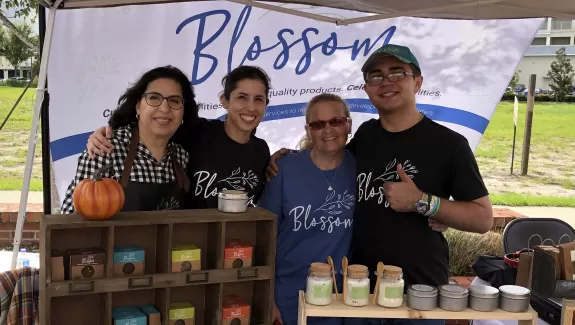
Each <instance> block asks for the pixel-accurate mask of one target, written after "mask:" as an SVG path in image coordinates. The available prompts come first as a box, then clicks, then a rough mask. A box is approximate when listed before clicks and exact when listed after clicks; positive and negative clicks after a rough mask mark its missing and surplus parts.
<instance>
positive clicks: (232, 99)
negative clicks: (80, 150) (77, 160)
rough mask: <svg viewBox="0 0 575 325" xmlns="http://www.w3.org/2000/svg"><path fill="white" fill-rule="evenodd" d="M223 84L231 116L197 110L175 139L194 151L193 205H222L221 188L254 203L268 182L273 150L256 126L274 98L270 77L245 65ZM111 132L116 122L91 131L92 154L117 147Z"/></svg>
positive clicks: (190, 195) (225, 104)
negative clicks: (199, 113)
mask: <svg viewBox="0 0 575 325" xmlns="http://www.w3.org/2000/svg"><path fill="white" fill-rule="evenodd" d="M222 86H223V92H222V94H221V96H220V103H221V105H222V106H223V107H224V108H225V109H226V110H227V117H226V120H225V121H220V120H208V119H205V118H198V117H197V115H196V116H195V120H194V121H193V123H184V125H182V127H180V128H179V129H178V131H177V132H176V134H175V136H174V142H175V143H178V144H180V145H181V146H182V147H183V148H184V149H185V150H186V151H187V152H188V153H189V154H190V161H189V164H188V168H187V175H188V178H189V179H190V180H191V186H190V191H189V192H188V194H187V196H186V200H185V201H186V202H185V203H186V205H185V207H186V208H187V209H209V208H217V206H218V193H219V192H220V191H223V190H242V191H245V192H247V194H248V198H249V206H255V203H256V202H257V200H258V198H259V196H260V195H261V192H262V190H263V186H264V183H265V170H266V167H267V165H268V162H269V158H270V150H269V147H268V145H267V143H266V142H265V141H264V140H263V139H260V138H258V137H256V136H255V129H256V127H257V126H258V125H259V123H260V121H261V120H262V118H263V117H264V113H265V110H266V107H267V104H268V103H269V98H268V94H269V89H270V79H269V77H268V75H267V74H266V73H265V72H264V71H263V70H262V69H260V68H258V67H255V66H239V67H237V68H235V69H234V70H232V71H231V72H230V73H228V74H227V75H226V76H225V77H224V78H223V79H222ZM110 133H111V128H110V127H105V128H104V127H102V128H99V129H98V130H96V132H94V133H93V134H92V135H91V136H90V139H89V140H88V144H87V149H88V154H89V155H90V156H93V157H94V156H95V157H97V156H102V155H106V154H108V153H109V152H110V150H113V148H114V147H115V144H113V143H110V141H109V140H108V138H109V136H110Z"/></svg>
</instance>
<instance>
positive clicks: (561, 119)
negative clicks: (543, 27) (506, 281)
mask: <svg viewBox="0 0 575 325" xmlns="http://www.w3.org/2000/svg"><path fill="white" fill-rule="evenodd" d="M22 90H23V88H6V87H0V122H1V121H2V120H4V118H5V117H6V115H7V114H8V112H9V111H10V109H11V108H12V105H13V104H14V102H15V101H16V99H17V98H18V96H19V95H20V93H21V92H22ZM35 94H36V91H35V89H30V90H28V91H27V93H26V94H25V96H24V98H23V99H22V101H21V102H20V104H19V105H18V107H17V108H16V110H15V111H14V113H13V114H12V116H11V118H10V120H9V121H8V123H7V124H6V125H5V126H4V128H3V129H2V130H0V190H19V189H20V188H21V186H22V185H21V184H22V178H23V174H24V163H25V161H26V153H27V151H28V137H29V132H30V127H31V124H32V110H33V107H34V98H35ZM534 112H535V113H534V118H533V131H532V136H531V151H530V160H529V171H528V176H520V173H521V151H522V146H523V144H522V139H523V132H524V127H523V126H524V120H525V103H522V104H520V107H519V123H518V124H519V125H518V128H517V142H516V150H515V164H514V175H510V163H511V148H512V139H513V118H512V114H513V103H501V104H499V106H498V107H497V109H496V111H495V113H494V115H493V118H492V119H491V122H490V124H489V127H488V128H487V131H486V132H485V135H484V137H483V139H482V140H481V143H480V144H479V147H478V148H477V150H476V156H477V160H478V163H479V167H480V170H481V173H482V175H483V177H484V179H485V182H486V184H487V186H488V189H489V191H490V192H491V193H492V201H493V203H494V204H502V205H513V206H520V205H537V206H573V207H575V105H570V104H554V103H536V106H535V110H534ZM40 144H41V139H40V136H39V137H38V141H37V146H36V153H35V160H34V168H33V179H32V184H31V189H32V190H34V191H40V190H42V170H41V165H40V164H41V146H40Z"/></svg>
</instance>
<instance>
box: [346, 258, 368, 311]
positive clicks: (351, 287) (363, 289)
mask: <svg viewBox="0 0 575 325" xmlns="http://www.w3.org/2000/svg"><path fill="white" fill-rule="evenodd" d="M345 286H346V294H345V301H344V303H345V304H346V305H348V306H354V307H361V306H366V305H367V304H368V303H369V270H368V269H367V267H366V266H364V265H359V264H353V265H350V266H348V267H347V279H346V283H345Z"/></svg>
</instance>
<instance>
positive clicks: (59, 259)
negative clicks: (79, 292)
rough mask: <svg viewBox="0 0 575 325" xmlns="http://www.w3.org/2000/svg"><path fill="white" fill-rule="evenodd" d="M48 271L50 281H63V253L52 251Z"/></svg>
mask: <svg viewBox="0 0 575 325" xmlns="http://www.w3.org/2000/svg"><path fill="white" fill-rule="evenodd" d="M50 270H51V273H52V276H51V279H52V281H64V279H65V277H64V253H62V252H59V251H57V250H52V254H51V260H50Z"/></svg>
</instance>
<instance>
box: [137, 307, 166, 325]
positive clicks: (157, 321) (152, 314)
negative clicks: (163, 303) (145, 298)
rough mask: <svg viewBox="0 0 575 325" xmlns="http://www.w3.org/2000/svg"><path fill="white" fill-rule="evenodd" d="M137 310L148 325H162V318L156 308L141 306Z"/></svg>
mask: <svg viewBox="0 0 575 325" xmlns="http://www.w3.org/2000/svg"><path fill="white" fill-rule="evenodd" d="M138 308H140V310H141V311H142V312H143V313H144V314H145V315H146V316H147V317H148V325H162V318H161V316H160V312H159V311H158V310H157V309H156V307H154V306H153V305H142V306H139V307H138Z"/></svg>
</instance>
